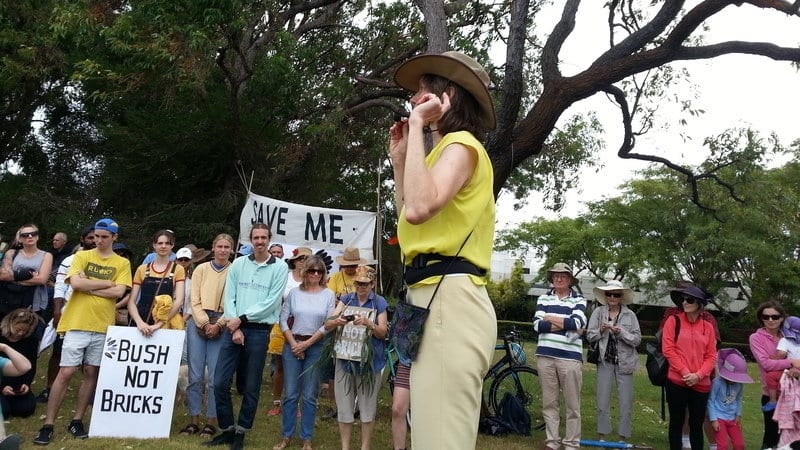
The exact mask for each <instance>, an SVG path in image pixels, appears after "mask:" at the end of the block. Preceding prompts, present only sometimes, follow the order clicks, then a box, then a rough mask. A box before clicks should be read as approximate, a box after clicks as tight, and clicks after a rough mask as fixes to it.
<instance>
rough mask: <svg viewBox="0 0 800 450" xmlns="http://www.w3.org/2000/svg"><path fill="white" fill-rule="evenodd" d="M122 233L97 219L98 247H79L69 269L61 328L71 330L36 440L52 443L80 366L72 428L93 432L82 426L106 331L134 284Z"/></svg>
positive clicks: (77, 432) (84, 434) (77, 433)
mask: <svg viewBox="0 0 800 450" xmlns="http://www.w3.org/2000/svg"><path fill="white" fill-rule="evenodd" d="M117 233H119V225H118V224H117V222H115V221H113V220H111V219H100V220H98V221H97V223H95V224H94V242H95V248H94V249H92V250H84V251H80V252H78V253H76V254H75V256H74V258H73V260H72V264H71V265H70V267H69V271H68V272H67V276H66V278H65V281H66V282H67V283H69V284H70V285H71V286H72V289H73V291H72V296H71V297H70V298H69V303H67V306H66V307H65V308H64V312H63V313H62V315H61V320H60V321H59V322H58V329H57V330H56V331H57V332H58V333H66V334H65V335H64V344H63V348H62V350H61V368H60V369H59V371H58V375H56V379H55V381H54V382H53V387H52V388H51V389H50V397H49V399H48V401H47V413H46V415H45V419H44V425H43V426H42V428H41V429H39V433H38V434H37V435H36V438H34V440H33V443H34V444H37V445H47V444H49V443H50V440H52V439H53V424H54V423H55V420H56V417H57V416H58V409H59V408H60V407H61V402H63V401H64V395H65V394H66V391H67V386H68V385H69V381H70V379H72V376H73V375H75V372H77V371H78V369H79V368H80V367H81V366H83V382H82V383H81V389H80V391H79V392H78V399H77V405H76V406H75V414H74V415H73V416H72V420H71V421H70V423H69V425H68V426H67V430H68V431H69V433H70V434H71V435H72V436H73V437H75V438H78V439H86V438H87V437H89V434H88V433H87V432H86V430H85V429H84V427H83V420H82V419H83V414H84V413H85V412H86V407H88V406H89V401H90V400H91V398H92V396H93V395H94V390H95V387H96V386H97V375H98V373H99V370H100V360H101V359H102V357H103V346H104V345H105V338H106V332H107V331H108V327H109V326H111V325H113V324H114V320H115V318H116V301H117V299H118V298H120V297H122V296H123V295H124V294H125V291H126V290H127V289H128V288H129V287H130V286H131V265H130V263H129V262H128V260H127V259H125V258H123V257H122V256H119V255H117V254H116V253H114V249H113V244H114V241H115V240H116V239H117Z"/></svg>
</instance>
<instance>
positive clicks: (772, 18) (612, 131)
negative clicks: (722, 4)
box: [498, 0, 800, 229]
mask: <svg viewBox="0 0 800 450" xmlns="http://www.w3.org/2000/svg"><path fill="white" fill-rule="evenodd" d="M555 3H557V4H559V5H558V6H557V7H552V8H550V9H548V10H547V11H545V14H541V15H540V16H537V18H536V21H537V24H538V26H537V29H539V30H541V32H543V33H549V32H550V30H552V28H553V24H555V22H556V21H557V20H558V17H559V16H560V12H561V11H560V8H561V5H560V3H561V2H555ZM603 3H604V2H599V1H596V0H592V1H584V2H583V3H582V5H581V8H580V10H579V12H578V17H577V21H576V29H575V31H574V32H573V34H572V35H571V36H570V37H569V38H568V39H567V41H566V42H565V45H564V47H563V49H562V52H561V61H562V63H561V70H562V72H563V73H564V74H565V75H570V74H574V73H577V72H579V71H580V70H583V69H585V68H586V67H587V66H588V65H589V64H590V63H591V62H592V61H594V60H595V59H596V57H597V55H599V54H601V53H602V52H603V51H604V50H605V49H606V46H607V42H608V37H607V36H608V32H607V28H606V18H607V13H606V12H605V10H604V9H603V8H602V4H603ZM696 3H697V2H696V1H694V2H687V4H688V6H687V8H689V7H691V6H692V5H694V4H696ZM708 25H709V27H710V28H711V30H710V32H709V33H708V34H707V37H706V43H716V42H722V41H727V40H753V41H766V42H773V43H776V44H781V45H786V46H796V45H798V44H800V26H798V25H800V18H798V17H793V18H792V17H787V16H786V15H783V14H778V13H772V14H764V11H762V10H759V9H758V8H755V7H752V6H750V5H746V4H745V5H743V6H741V7H733V6H731V7H728V8H726V9H725V10H724V11H723V12H722V13H720V14H719V17H715V18H714V20H712V21H710V22H709V23H708ZM681 64H682V65H683V66H685V67H686V68H687V69H688V70H689V71H690V73H691V78H692V82H693V83H694V85H695V89H696V90H697V91H698V92H699V94H700V98H699V99H697V100H696V101H695V102H694V103H695V106H696V107H697V108H700V109H704V110H705V111H706V112H705V114H704V115H702V116H700V117H699V118H693V119H691V122H690V124H689V125H688V126H687V127H679V126H677V125H676V124H677V122H678V119H679V118H680V114H678V112H677V107H667V108H663V109H662V111H661V115H660V123H659V124H657V129H655V130H653V131H651V132H650V133H649V134H648V135H647V136H645V137H641V138H638V139H637V144H636V147H635V151H636V152H637V153H651V154H659V155H666V156H668V157H670V158H672V159H680V160H683V161H689V162H691V163H694V164H696V163H698V162H700V161H702V160H703V159H704V157H705V153H703V152H704V148H703V147H702V146H701V144H702V141H703V139H704V138H706V137H709V136H716V135H718V134H720V133H721V132H723V131H724V130H726V129H728V128H731V127H737V126H744V127H746V126H750V127H752V128H754V129H756V130H758V131H759V132H761V134H762V135H763V136H767V135H769V134H770V133H771V132H773V131H774V132H776V133H777V134H778V135H779V136H780V138H781V141H782V143H783V144H789V143H790V142H791V141H793V140H795V139H798V137H800V131H799V130H798V128H799V127H798V125H797V122H798V118H800V114H798V109H800V89H799V88H800V74H798V73H797V71H796V70H795V69H794V68H793V67H792V66H791V65H790V64H789V63H786V62H775V61H772V60H770V59H767V58H763V57H757V56H744V55H741V56H740V55H735V56H725V57H720V58H714V59H713V60H706V61H692V62H686V63H681ZM676 94H681V93H680V92H676ZM590 110H591V111H595V112H596V113H597V115H598V118H599V119H600V120H601V122H602V123H603V127H604V129H605V134H604V136H603V140H604V141H605V144H606V146H605V149H604V150H603V151H602V154H601V156H600V160H601V162H602V163H603V167H602V168H600V170H597V171H596V169H588V170H584V171H583V172H582V180H583V181H582V184H581V189H580V190H579V191H573V192H570V193H569V194H568V196H567V208H566V210H565V211H564V212H562V213H561V214H560V215H562V216H563V215H567V216H575V215H577V214H579V213H580V212H582V211H583V210H584V208H583V203H582V202H583V201H586V200H599V199H601V198H603V197H607V196H613V195H615V193H616V186H618V185H619V184H620V183H622V182H623V181H625V180H627V179H629V178H631V177H633V176H634V174H633V172H634V171H635V170H640V169H643V168H644V167H645V166H646V164H645V162H644V161H630V160H622V159H620V158H618V157H617V156H616V153H617V149H618V148H619V145H620V139H621V136H622V128H621V126H620V123H621V119H620V115H619V110H618V108H616V107H615V106H614V105H613V104H612V103H611V102H610V101H609V100H608V99H607V98H606V97H605V95H595V96H594V97H591V98H589V99H587V100H584V101H582V102H580V103H578V104H577V105H574V106H573V108H572V109H570V110H568V111H567V112H566V113H565V114H564V115H563V116H562V119H565V118H568V117H570V116H571V115H573V114H574V113H576V112H586V111H590ZM681 134H683V135H686V136H689V137H690V138H691V141H686V142H685V141H684V140H682V139H681V138H680V137H679V136H680V135H681ZM512 203H513V201H512V199H511V197H510V196H508V195H506V196H505V197H503V196H501V198H500V200H499V201H498V229H503V228H509V227H513V226H514V225H515V224H518V223H520V222H522V221H527V220H531V219H533V218H534V217H537V216H545V217H548V218H556V217H558V215H556V214H553V213H551V212H548V211H545V210H544V209H543V208H542V207H541V206H540V205H541V200H540V197H539V196H537V195H533V196H532V197H531V201H530V204H529V205H528V206H527V207H526V208H525V209H523V210H522V211H519V212H514V211H513V209H512V208H511V205H512Z"/></svg>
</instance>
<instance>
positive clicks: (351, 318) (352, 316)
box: [342, 314, 356, 322]
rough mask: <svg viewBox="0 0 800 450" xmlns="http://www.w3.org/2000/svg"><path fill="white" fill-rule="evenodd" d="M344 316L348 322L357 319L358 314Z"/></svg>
mask: <svg viewBox="0 0 800 450" xmlns="http://www.w3.org/2000/svg"><path fill="white" fill-rule="evenodd" d="M342 317H343V318H344V320H346V321H348V322H352V321H354V320H356V315H355V314H348V315H346V316H342Z"/></svg>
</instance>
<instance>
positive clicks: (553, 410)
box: [536, 356, 583, 450]
mask: <svg viewBox="0 0 800 450" xmlns="http://www.w3.org/2000/svg"><path fill="white" fill-rule="evenodd" d="M536 366H537V368H538V369H539V382H540V383H541V385H542V416H543V417H544V423H545V435H546V441H545V442H546V444H547V446H548V447H550V448H551V449H553V450H558V448H560V446H561V445H562V444H563V445H564V448H565V449H567V450H572V449H578V448H580V442H579V441H580V440H581V386H582V384H583V373H582V372H581V369H582V366H583V364H582V363H581V362H580V361H575V360H570V359H556V358H548V357H544V356H537V357H536ZM559 394H563V396H564V406H565V407H566V408H565V409H566V420H565V422H566V429H565V430H564V439H563V440H562V439H561V438H560V437H559V436H560V435H559V427H560V425H561V418H560V416H559V405H558V401H559Z"/></svg>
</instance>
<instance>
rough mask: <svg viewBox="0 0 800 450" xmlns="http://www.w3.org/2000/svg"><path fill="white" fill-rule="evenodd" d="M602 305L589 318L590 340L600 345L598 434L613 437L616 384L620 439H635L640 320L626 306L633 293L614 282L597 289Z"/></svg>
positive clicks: (640, 333)
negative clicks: (633, 419)
mask: <svg viewBox="0 0 800 450" xmlns="http://www.w3.org/2000/svg"><path fill="white" fill-rule="evenodd" d="M594 297H595V299H596V300H597V301H598V302H600V306H599V307H598V308H595V310H594V311H593V312H592V316H591V317H590V318H589V325H588V326H587V327H586V339H587V340H588V341H589V342H592V343H597V347H598V349H599V358H598V361H597V434H598V435H599V436H598V438H599V439H605V436H606V435H607V434H609V433H611V429H612V427H611V408H610V403H611V388H612V385H613V384H614V383H615V382H616V385H617V396H618V397H619V438H620V440H623V441H627V440H628V439H629V438H630V437H631V406H632V405H633V372H634V371H635V370H636V364H637V363H638V361H639V357H638V354H637V353H636V346H637V345H639V343H640V342H641V341H642V332H641V329H640V328H639V319H637V318H636V314H635V313H634V312H633V311H631V310H630V309H629V308H628V307H627V306H626V305H629V304H631V303H632V302H633V291H632V290H631V289H630V288H626V287H625V286H623V284H622V283H621V282H620V281H617V280H611V281H609V282H608V283H606V285H605V286H598V287H596V288H594Z"/></svg>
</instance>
